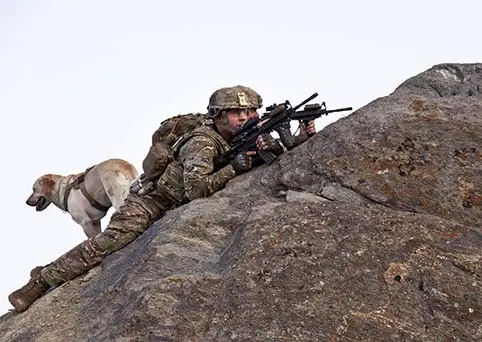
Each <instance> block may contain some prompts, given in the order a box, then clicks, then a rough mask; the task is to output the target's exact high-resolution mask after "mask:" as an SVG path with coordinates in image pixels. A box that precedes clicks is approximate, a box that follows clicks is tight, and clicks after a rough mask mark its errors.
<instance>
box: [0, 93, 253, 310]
mask: <svg viewBox="0 0 482 342" xmlns="http://www.w3.org/2000/svg"><path fill="white" fill-rule="evenodd" d="M261 106H262V99H261V97H260V96H259V95H258V94H257V93H256V92H255V91H254V90H252V89H251V88H248V87H244V86H235V87H228V88H221V89H218V90H217V91H215V92H214V93H213V94H212V95H211V98H210V99H209V105H208V113H207V114H206V118H208V119H214V118H215V117H217V116H218V115H227V111H228V110H232V109H241V110H252V109H258V108H260V107H261ZM226 118H227V117H225V119H226ZM225 121H226V120H225ZM226 122H227V121H226ZM182 141H183V143H182V144H180V145H181V146H179V147H176V148H174V155H175V158H174V160H172V161H171V162H169V164H168V165H167V167H166V169H165V170H164V172H163V174H162V175H161V176H160V178H159V179H158V180H157V182H156V186H155V189H154V190H153V191H152V192H149V193H146V194H143V195H139V194H132V193H131V194H129V195H128V196H127V198H126V200H125V203H124V204H123V205H122V206H121V208H119V210H118V211H117V212H115V213H114V214H113V215H112V217H111V220H110V222H109V224H108V226H107V227H106V229H105V230H104V231H103V232H101V233H99V234H97V235H96V236H94V237H92V238H89V239H88V240H85V241H84V242H82V243H80V244H79V245H77V246H76V247H74V248H72V249H71V250H70V251H69V252H67V253H65V254H64V255H62V256H61V257H60V258H58V259H57V260H55V261H54V262H53V263H51V264H49V265H47V266H45V267H37V268H35V269H33V270H32V271H31V273H30V276H31V278H30V280H29V282H28V283H27V284H26V285H25V286H23V287H22V288H20V289H18V290H17V291H15V292H13V293H11V294H10V295H9V297H8V299H9V301H10V303H11V304H12V305H13V306H14V307H15V310H16V311H17V312H22V311H25V310H26V309H27V308H28V307H29V306H30V305H31V304H32V303H33V302H34V301H35V300H37V299H38V298H40V297H41V296H43V295H44V294H45V293H46V292H47V291H48V289H49V287H52V286H57V285H59V284H61V283H63V282H66V281H68V280H71V279H74V278H76V277H78V276H79V275H81V274H84V273H86V272H87V271H88V270H90V269H91V268H93V267H94V266H96V265H98V264H100V263H101V261H102V260H103V259H104V258H105V257H106V256H107V255H109V254H111V253H113V252H115V251H117V250H119V249H121V248H123V247H124V246H126V245H127V244H129V243H130V242H132V241H134V240H135V239H136V238H137V237H138V236H139V235H141V234H142V233H143V232H144V231H145V230H146V229H147V228H149V226H150V225H151V224H152V223H153V222H154V221H156V220H158V219H159V218H161V217H162V216H163V215H164V213H165V212H166V211H167V210H170V209H173V208H176V207H178V206H180V205H182V204H184V203H186V202H188V201H190V200H193V199H195V198H199V197H206V196H209V195H210V194H212V193H213V192H215V191H217V190H219V189H221V188H222V187H224V185H225V184H226V183H227V181H228V180H230V179H231V178H233V177H234V176H235V175H236V174H239V173H241V172H245V171H248V170H249V169H251V167H252V165H251V157H249V156H248V155H247V153H245V152H243V153H240V154H238V155H237V156H235V157H234V159H233V160H232V161H231V162H230V164H229V165H227V166H224V167H222V168H218V167H216V166H215V161H216V158H217V157H218V156H220V155H221V154H223V153H225V152H227V151H228V150H229V148H230V146H229V144H228V142H227V141H226V140H224V139H223V137H222V136H221V135H220V134H219V133H217V131H216V130H215V128H214V126H212V125H209V124H206V125H203V126H201V127H199V128H196V129H195V130H194V131H193V132H192V133H191V137H190V139H188V140H187V141H186V140H184V139H183V140H182Z"/></svg>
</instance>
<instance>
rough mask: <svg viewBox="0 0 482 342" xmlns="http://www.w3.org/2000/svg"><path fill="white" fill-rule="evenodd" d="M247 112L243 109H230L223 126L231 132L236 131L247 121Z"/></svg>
mask: <svg viewBox="0 0 482 342" xmlns="http://www.w3.org/2000/svg"><path fill="white" fill-rule="evenodd" d="M248 118H249V114H248V111H246V110H244V109H232V110H229V111H227V112H226V115H225V124H226V126H227V127H228V128H231V129H233V130H236V129H238V128H239V127H241V126H242V125H244V123H245V122H246V121H247V120H248Z"/></svg>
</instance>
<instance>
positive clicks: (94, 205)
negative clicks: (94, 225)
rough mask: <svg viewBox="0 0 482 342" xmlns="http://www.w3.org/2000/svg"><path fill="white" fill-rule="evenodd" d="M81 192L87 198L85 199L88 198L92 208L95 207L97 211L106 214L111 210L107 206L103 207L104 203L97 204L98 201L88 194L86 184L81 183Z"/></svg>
mask: <svg viewBox="0 0 482 342" xmlns="http://www.w3.org/2000/svg"><path fill="white" fill-rule="evenodd" d="M80 192H82V194H83V195H84V196H85V198H87V200H88V201H89V204H90V205H91V206H92V207H94V208H95V209H97V210H100V211H104V212H106V211H107V210H109V207H106V206H105V205H103V204H102V203H99V202H97V201H96V200H95V199H94V198H93V197H92V196H91V195H90V194H89V193H88V192H87V189H86V188H85V183H84V182H82V183H80Z"/></svg>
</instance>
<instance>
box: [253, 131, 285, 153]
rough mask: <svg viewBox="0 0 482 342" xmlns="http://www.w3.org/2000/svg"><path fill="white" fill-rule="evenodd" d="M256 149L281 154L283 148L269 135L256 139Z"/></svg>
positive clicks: (262, 135)
mask: <svg viewBox="0 0 482 342" xmlns="http://www.w3.org/2000/svg"><path fill="white" fill-rule="evenodd" d="M256 147H257V148H258V150H264V151H272V152H274V153H275V154H279V153H281V152H283V147H281V145H280V143H279V142H278V141H277V140H276V139H275V138H273V137H272V136H271V135H269V134H261V135H260V136H259V137H258V138H257V139H256Z"/></svg>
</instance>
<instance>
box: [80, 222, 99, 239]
mask: <svg viewBox="0 0 482 342" xmlns="http://www.w3.org/2000/svg"><path fill="white" fill-rule="evenodd" d="M82 228H83V229H84V233H85V235H87V237H88V238H91V237H93V236H96V235H97V234H99V233H100V220H97V221H91V222H86V223H84V224H82Z"/></svg>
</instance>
